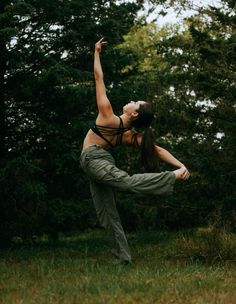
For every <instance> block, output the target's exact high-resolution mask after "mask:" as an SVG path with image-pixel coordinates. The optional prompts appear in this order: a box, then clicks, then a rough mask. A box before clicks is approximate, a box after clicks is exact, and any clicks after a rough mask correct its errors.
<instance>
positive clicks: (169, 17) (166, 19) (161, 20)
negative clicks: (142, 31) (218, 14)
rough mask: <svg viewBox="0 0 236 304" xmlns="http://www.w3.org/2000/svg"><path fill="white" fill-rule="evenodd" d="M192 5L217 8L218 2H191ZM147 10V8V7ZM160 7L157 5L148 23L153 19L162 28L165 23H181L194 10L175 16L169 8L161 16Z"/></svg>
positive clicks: (208, 0) (212, 0) (218, 0)
mask: <svg viewBox="0 0 236 304" xmlns="http://www.w3.org/2000/svg"><path fill="white" fill-rule="evenodd" d="M193 3H194V5H196V6H198V7H199V6H200V7H204V6H208V5H211V6H219V5H220V0H204V1H203V0H193ZM147 9H148V7H147ZM161 9H162V6H161V5H158V6H157V8H156V10H155V11H154V12H153V13H152V14H151V15H150V16H149V17H148V19H147V20H148V21H149V22H151V21H153V19H155V18H156V19H157V20H156V22H157V24H158V25H159V26H162V25H164V24H166V23H173V24H175V23H179V22H181V21H182V20H183V19H184V18H186V17H189V16H191V15H193V14H194V10H186V11H185V12H182V13H181V14H180V15H179V16H177V13H176V12H175V10H174V9H172V8H170V9H168V10H167V14H166V16H162V15H160V14H159V12H160V11H161Z"/></svg>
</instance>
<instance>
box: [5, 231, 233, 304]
mask: <svg viewBox="0 0 236 304" xmlns="http://www.w3.org/2000/svg"><path fill="white" fill-rule="evenodd" d="M199 235H201V233H200V234H199V232H198V233H196V234H190V235H189V234H185V233H178V234H174V233H168V232H152V233H151V232H149V233H137V234H130V235H129V236H128V239H129V243H130V247H131V251H132V253H133V264H132V265H128V266H122V265H114V264H113V257H112V256H111V255H110V254H109V252H108V248H107V247H106V241H105V238H104V234H103V233H102V232H100V231H92V232H89V233H83V234H81V235H78V236H75V237H62V238H61V239H60V240H59V241H58V242H56V243H52V242H49V241H47V240H42V241H40V242H39V243H37V244H34V245H30V244H20V245H15V246H14V247H12V248H8V249H3V250H1V252H0V303H4V304H8V303H9V304H15V303H23V304H25V303H26V304H28V303H29V304H30V303H37V304H41V303H42V304H44V303H45V304H50V303H53V304H55V303H63V304H65V303H68V304H73V303H76V304H77V303H83V304H86V303H104V304H105V303H106V304H107V303H121V304H122V303H125V304H127V303H148V304H149V303H165V304H166V303H167V304H169V303H181V304H185V303H186V304H187V303H188V304H191V303H194V304H195V303H199V304H208V303H209V304H211V303H217V304H221V303H222V304H223V303H224V304H225V303H227V304H230V303H232V304H233V303H235V299H236V264H235V262H234V261H233V260H232V255H230V258H231V259H228V260H227V259H225V260H223V259H221V260H219V259H218V260H215V259H210V258H209V257H208V258H207V259H205V260H203V259H201V258H200V259H199V258H198V255H197V254H196V252H197V249H196V247H197V246H198V248H199V250H200V251H201V255H199V256H201V257H202V255H204V252H202V250H203V248H205V247H204V246H202V244H201V243H200V241H199ZM204 235H205V234H204ZM232 237H233V236H232ZM194 240H196V242H195V243H194ZM202 240H203V242H205V239H204V238H202ZM234 241H235V238H234V239H233V240H232V242H234ZM232 242H231V245H232ZM180 243H181V245H180ZM190 244H191V246H190ZM204 244H205V243H204ZM231 247H232V246H231ZM193 248H194V251H193ZM231 249H232V248H231ZM231 249H230V250H231ZM206 253H208V251H206ZM211 254H212V253H211Z"/></svg>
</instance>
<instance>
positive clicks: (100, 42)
mask: <svg viewBox="0 0 236 304" xmlns="http://www.w3.org/2000/svg"><path fill="white" fill-rule="evenodd" d="M104 44H107V41H104V37H102V38H101V39H100V40H98V42H97V43H96V44H95V51H96V52H98V53H100V52H101V50H102V46H103V45H104Z"/></svg>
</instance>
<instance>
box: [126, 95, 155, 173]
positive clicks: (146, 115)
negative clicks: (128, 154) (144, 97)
mask: <svg viewBox="0 0 236 304" xmlns="http://www.w3.org/2000/svg"><path fill="white" fill-rule="evenodd" d="M137 112H138V114H139V115H138V117H137V118H136V119H135V120H133V121H132V126H133V127H134V128H135V129H137V130H138V129H141V130H143V131H142V133H143V135H142V142H141V162H142V164H143V166H144V168H145V169H146V171H147V172H155V171H157V170H159V163H158V158H157V154H156V149H155V136H154V133H153V131H152V128H151V123H152V121H153V119H154V113H153V106H152V104H151V103H149V102H146V101H145V103H142V104H140V106H139V108H138V110H137Z"/></svg>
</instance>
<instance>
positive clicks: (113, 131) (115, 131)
mask: <svg viewBox="0 0 236 304" xmlns="http://www.w3.org/2000/svg"><path fill="white" fill-rule="evenodd" d="M119 119H120V125H119V127H118V128H112V127H105V126H100V125H96V124H95V125H94V126H93V127H92V128H91V130H92V131H93V132H94V133H95V134H97V135H98V136H100V137H101V138H102V139H104V140H105V141H106V142H107V143H108V144H109V146H110V147H112V148H114V147H116V146H119V145H121V144H122V138H123V134H124V133H125V132H126V131H129V130H131V128H124V124H123V121H122V119H121V117H119ZM137 135H138V133H134V134H133V136H132V138H131V143H132V144H135V145H136V146H138V142H137ZM105 136H112V137H114V136H117V137H116V143H115V145H113V144H112V143H111V142H110V141H109V140H108V139H107V138H106V137H105Z"/></svg>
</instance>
